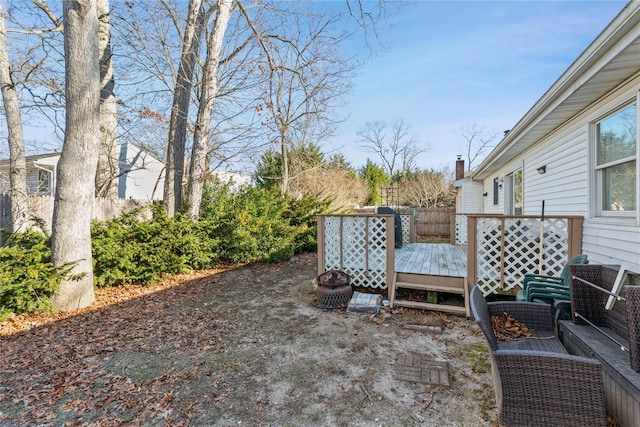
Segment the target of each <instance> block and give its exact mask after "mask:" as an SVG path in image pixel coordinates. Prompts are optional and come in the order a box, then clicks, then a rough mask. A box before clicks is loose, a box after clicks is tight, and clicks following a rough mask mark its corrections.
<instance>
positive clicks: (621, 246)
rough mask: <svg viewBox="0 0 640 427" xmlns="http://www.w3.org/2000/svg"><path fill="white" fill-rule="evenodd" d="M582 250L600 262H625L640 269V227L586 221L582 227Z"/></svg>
mask: <svg viewBox="0 0 640 427" xmlns="http://www.w3.org/2000/svg"><path fill="white" fill-rule="evenodd" d="M582 251H583V252H584V253H586V254H587V255H588V256H589V260H590V261H591V262H594V263H599V264H623V265H626V266H627V267H628V268H631V269H632V270H633V271H640V227H638V226H636V225H634V224H628V225H624V224H621V223H619V222H607V221H602V220H601V219H593V220H587V221H585V223H584V225H583V229H582Z"/></svg>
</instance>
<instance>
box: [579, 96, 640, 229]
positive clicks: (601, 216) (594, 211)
mask: <svg viewBox="0 0 640 427" xmlns="http://www.w3.org/2000/svg"><path fill="white" fill-rule="evenodd" d="M633 103H634V99H633V98H632V99H629V100H627V101H625V102H622V103H620V104H618V105H616V107H615V108H612V109H610V110H609V111H607V112H606V113H605V114H603V115H601V116H598V117H597V118H596V119H594V120H593V121H591V122H590V123H589V148H590V155H589V157H590V162H589V163H590V174H589V176H590V178H591V185H590V186H589V187H590V191H589V193H590V194H591V196H592V197H591V203H590V204H589V205H590V208H591V214H590V217H591V218H592V219H595V220H602V221H603V222H604V221H607V222H610V221H609V220H612V221H613V222H616V223H628V221H629V220H634V222H635V225H640V91H638V92H637V93H636V95H635V103H636V111H637V115H636V155H635V160H636V209H635V211H626V212H625V211H605V210H603V209H602V183H601V182H600V181H601V179H600V176H601V174H599V173H598V170H600V169H604V168H606V167H609V166H614V165H615V164H619V163H625V162H627V161H629V160H631V159H633V157H627V158H625V159H620V160H616V161H613V162H609V163H606V164H603V165H598V159H597V152H598V138H597V135H598V132H597V130H598V123H600V122H601V121H603V120H604V119H606V118H607V117H609V116H611V115H613V114H615V113H616V112H617V111H620V110H622V109H624V108H625V107H627V106H629V105H631V104H633Z"/></svg>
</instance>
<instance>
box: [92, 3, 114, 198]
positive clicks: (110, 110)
mask: <svg viewBox="0 0 640 427" xmlns="http://www.w3.org/2000/svg"><path fill="white" fill-rule="evenodd" d="M98 44H99V49H100V155H99V157H98V167H97V171H96V178H95V187H96V196H97V197H108V198H112V199H115V198H117V197H118V191H117V189H118V187H117V185H116V180H115V179H116V177H117V176H118V172H119V171H118V157H117V153H116V136H117V129H118V112H117V107H116V94H115V79H114V76H113V55H112V52H111V8H110V5H109V0H98Z"/></svg>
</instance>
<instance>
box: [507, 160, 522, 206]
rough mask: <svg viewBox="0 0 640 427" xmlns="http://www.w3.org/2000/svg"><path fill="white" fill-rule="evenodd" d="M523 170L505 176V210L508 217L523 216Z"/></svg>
mask: <svg viewBox="0 0 640 427" xmlns="http://www.w3.org/2000/svg"><path fill="white" fill-rule="evenodd" d="M522 195H523V193H522V169H518V170H516V171H514V172H513V173H511V174H509V175H507V176H505V190H504V201H505V204H504V208H505V214H506V215H522Z"/></svg>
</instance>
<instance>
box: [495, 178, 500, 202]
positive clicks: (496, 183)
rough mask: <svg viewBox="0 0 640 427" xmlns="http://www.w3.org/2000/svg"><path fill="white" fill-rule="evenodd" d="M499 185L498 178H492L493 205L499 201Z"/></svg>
mask: <svg viewBox="0 0 640 427" xmlns="http://www.w3.org/2000/svg"><path fill="white" fill-rule="evenodd" d="M499 189H500V186H499V184H498V178H493V206H497V205H498V202H499V198H498V190H499Z"/></svg>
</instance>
